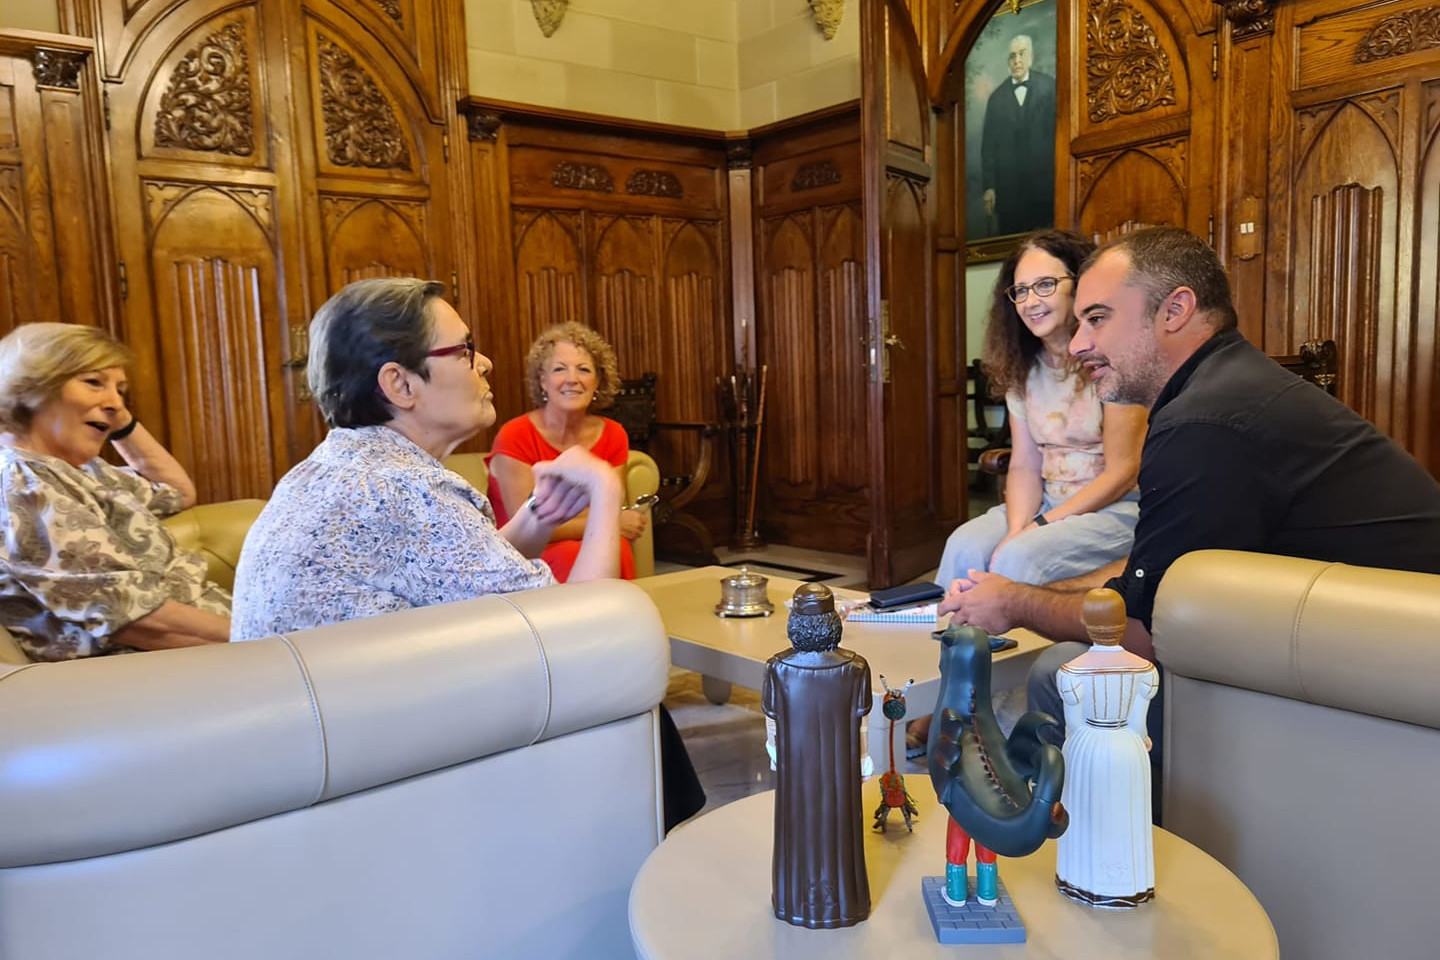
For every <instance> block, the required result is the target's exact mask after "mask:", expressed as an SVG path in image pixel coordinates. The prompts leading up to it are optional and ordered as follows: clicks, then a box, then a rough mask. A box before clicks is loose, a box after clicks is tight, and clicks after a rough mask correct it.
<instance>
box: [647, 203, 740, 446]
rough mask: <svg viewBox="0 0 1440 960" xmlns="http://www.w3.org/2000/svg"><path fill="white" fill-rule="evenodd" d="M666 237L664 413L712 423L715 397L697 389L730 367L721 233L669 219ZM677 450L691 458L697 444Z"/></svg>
mask: <svg viewBox="0 0 1440 960" xmlns="http://www.w3.org/2000/svg"><path fill="white" fill-rule="evenodd" d="M661 232H662V236H664V237H665V238H666V239H665V258H664V263H663V266H662V278H663V281H664V284H665V286H664V299H663V303H662V308H663V309H662V317H661V324H662V329H663V330H664V336H663V339H662V347H661V349H662V350H663V351H664V355H663V358H662V363H663V364H664V366H662V367H660V369H662V370H669V371H674V373H673V374H671V375H670V376H669V379H670V380H671V381H672V384H671V386H670V389H669V390H668V391H665V387H664V384H663V383H662V384H661V385H660V389H661V390H662V392H663V395H664V396H665V397H666V398H667V400H668V403H669V405H667V406H665V407H664V409H666V410H674V411H675V414H674V416H676V417H678V418H681V419H685V420H708V419H713V402H714V401H713V397H711V395H710V391H709V390H705V389H699V390H697V389H695V387H696V385H704V384H709V383H713V382H714V381H715V378H716V377H718V376H720V375H721V373H722V372H723V370H724V369H725V368H726V367H728V364H727V363H726V362H725V359H724V358H725V355H726V352H725V350H724V349H723V340H722V337H723V331H721V330H720V323H719V319H720V283H721V260H720V257H719V254H718V253H717V249H718V244H719V228H718V225H717V224H713V223H697V222H694V221H689V220H676V219H665V220H663V221H662V222H661ZM623 362H624V358H622V363H623ZM632 369H633V367H632ZM675 439H679V438H675ZM678 445H679V446H683V447H685V448H687V449H686V451H685V452H686V454H687V455H688V454H690V453H691V452H693V448H695V447H696V446H697V445H698V444H697V442H696V441H695V440H694V438H689V437H687V438H684V442H683V443H682V444H678ZM684 462H690V463H693V462H694V461H693V460H689V459H686V460H685V461H684Z"/></svg>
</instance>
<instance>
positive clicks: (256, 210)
mask: <svg viewBox="0 0 1440 960" xmlns="http://www.w3.org/2000/svg"><path fill="white" fill-rule="evenodd" d="M206 191H211V192H214V193H218V194H220V195H222V196H224V197H227V198H229V199H230V200H232V201H234V202H235V203H236V205H238V206H239V207H240V209H242V210H244V211H245V212H247V213H248V214H250V217H251V219H253V220H254V221H255V223H256V225H257V226H259V227H260V229H261V230H263V231H264V233H265V236H266V238H267V239H268V240H270V241H271V242H273V241H274V239H275V234H274V223H275V211H274V203H275V194H274V191H272V190H269V189H265V188H254V187H233V186H222V185H218V184H206V185H197V184H193V183H173V182H170V181H165V180H146V181H144V192H145V217H146V220H147V222H148V228H149V230H148V232H149V233H150V234H151V235H152V236H153V235H154V234H155V233H157V232H158V231H159V230H160V227H161V226H162V225H163V223H164V221H165V218H166V217H167V216H168V215H169V214H170V212H171V211H172V210H174V209H175V208H176V207H177V206H179V205H180V203H181V202H182V201H184V200H186V199H188V198H189V197H191V196H192V195H194V194H197V193H204V192H206Z"/></svg>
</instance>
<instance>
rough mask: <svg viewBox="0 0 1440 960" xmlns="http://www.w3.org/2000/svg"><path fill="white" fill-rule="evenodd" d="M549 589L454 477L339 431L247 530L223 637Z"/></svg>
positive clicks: (378, 430)
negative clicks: (226, 633)
mask: <svg viewBox="0 0 1440 960" xmlns="http://www.w3.org/2000/svg"><path fill="white" fill-rule="evenodd" d="M554 582H555V578H554V577H553V576H551V573H550V568H549V567H547V566H546V565H545V564H544V563H543V562H541V561H539V560H530V559H527V558H526V557H525V556H523V555H522V554H521V553H520V552H519V551H518V550H516V549H515V548H514V547H513V546H511V545H510V542H509V541H508V540H506V539H505V538H504V537H502V536H500V533H499V531H498V530H496V529H495V515H494V513H493V512H491V509H490V501H489V500H488V499H487V498H486V497H485V495H484V494H483V493H481V492H480V491H479V490H476V489H475V488H474V487H472V486H471V485H470V484H469V483H467V482H466V481H465V480H464V478H462V477H461V476H460V475H459V474H457V473H454V472H452V471H450V470H448V469H447V468H446V467H445V465H444V464H442V463H441V462H440V461H439V460H436V459H435V458H434V457H432V456H431V455H430V454H428V453H426V452H425V451H424V450H422V449H420V448H419V447H418V446H416V445H415V444H414V443H412V442H411V441H410V440H408V439H406V438H405V437H404V436H403V435H402V434H400V433H399V432H397V431H395V430H392V429H390V428H389V427H386V426H375V427H355V428H343V427H342V428H336V429H333V430H331V431H330V433H329V434H328V435H326V437H325V440H324V441H323V442H322V443H321V444H320V446H318V447H316V448H315V450H314V452H312V453H311V454H310V456H308V457H306V458H305V460H304V461H302V462H301V463H299V464H298V465H296V467H295V468H294V469H293V470H291V471H290V472H289V473H287V474H286V475H285V477H284V479H282V480H281V481H280V483H279V484H277V485H276V487H275V492H274V494H273V495H272V496H271V498H270V502H269V503H268V504H266V506H265V509H264V510H263V511H261V513H260V517H259V519H257V520H256V521H255V525H254V526H253V527H251V528H250V533H249V535H248V536H247V537H246V539H245V548H244V549H243V550H242V551H241V553H240V564H239V566H238V567H237V568H236V571H235V612H234V616H233V619H232V620H231V626H230V639H231V640H254V639H257V638H260V637H268V636H272V635H274V634H277V633H285V632H288V631H291V630H304V629H306V628H309V627H318V626H321V625H323V624H327V623H338V622H339V621H342V620H355V619H359V618H361V617H371V616H375V615H376V614H380V613H388V612H391V611H394V610H405V609H408V608H410V607H426V606H430V605H431V604H436V603H449V602H452V601H455V600H469V599H471V598H474V597H479V596H484V595H485V594H490V593H510V592H512V591H515V590H528V589H530V588H531V587H544V586H549V585H551V584H553V583H554Z"/></svg>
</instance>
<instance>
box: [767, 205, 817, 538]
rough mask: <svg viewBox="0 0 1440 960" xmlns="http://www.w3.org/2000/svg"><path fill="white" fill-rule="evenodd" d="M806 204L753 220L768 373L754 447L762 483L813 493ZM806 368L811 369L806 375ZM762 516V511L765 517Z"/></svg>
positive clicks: (812, 331) (811, 282)
mask: <svg viewBox="0 0 1440 960" xmlns="http://www.w3.org/2000/svg"><path fill="white" fill-rule="evenodd" d="M814 219H815V214H814V212H813V211H808V210H807V211H803V212H800V213H795V214H789V215H786V216H781V217H772V218H768V219H765V220H763V221H761V226H760V229H761V231H762V235H763V240H762V246H761V275H760V278H759V280H760V300H761V308H762V317H761V326H760V328H759V333H760V337H759V351H760V357H761V361H762V362H763V363H766V364H769V367H770V370H771V371H772V373H773V375H774V376H773V379H772V380H771V381H770V383H769V386H768V391H769V397H768V398H767V401H766V418H767V420H768V423H767V424H766V427H765V429H766V433H767V434H768V435H769V439H768V441H767V444H766V449H765V451H764V452H763V454H762V457H763V463H764V470H765V475H766V477H768V478H769V481H770V484H771V485H772V486H773V485H780V484H783V485H787V486H789V487H792V488H797V492H800V493H804V494H809V495H811V496H813V495H814V494H815V492H816V490H817V488H816V481H817V480H818V479H819V476H818V471H817V470H816V455H817V451H818V449H819V443H820V431H819V430H817V429H815V428H814V427H815V425H816V424H818V423H819V419H818V416H819V404H818V401H819V397H818V394H817V390H816V381H817V380H818V376H815V375H818V373H819V369H818V363H819V359H820V356H819V351H818V350H817V344H816V334H817V330H818V324H817V323H816V316H815V300H816V297H815V294H816V290H815V276H814V273H815V259H816V258H815V254H816V251H815V238H814ZM806 371H810V372H811V374H812V375H810V376H807V375H806V373H805V372H806ZM767 519H770V518H767Z"/></svg>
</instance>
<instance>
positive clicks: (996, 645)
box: [990, 637, 1020, 653]
mask: <svg viewBox="0 0 1440 960" xmlns="http://www.w3.org/2000/svg"><path fill="white" fill-rule="evenodd" d="M1018 646H1020V641H1019V640H1012V639H1010V638H1009V637H991V638H990V652H991V653H999V652H1000V651H1001V650H1009V649H1010V648H1012V647H1018Z"/></svg>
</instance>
